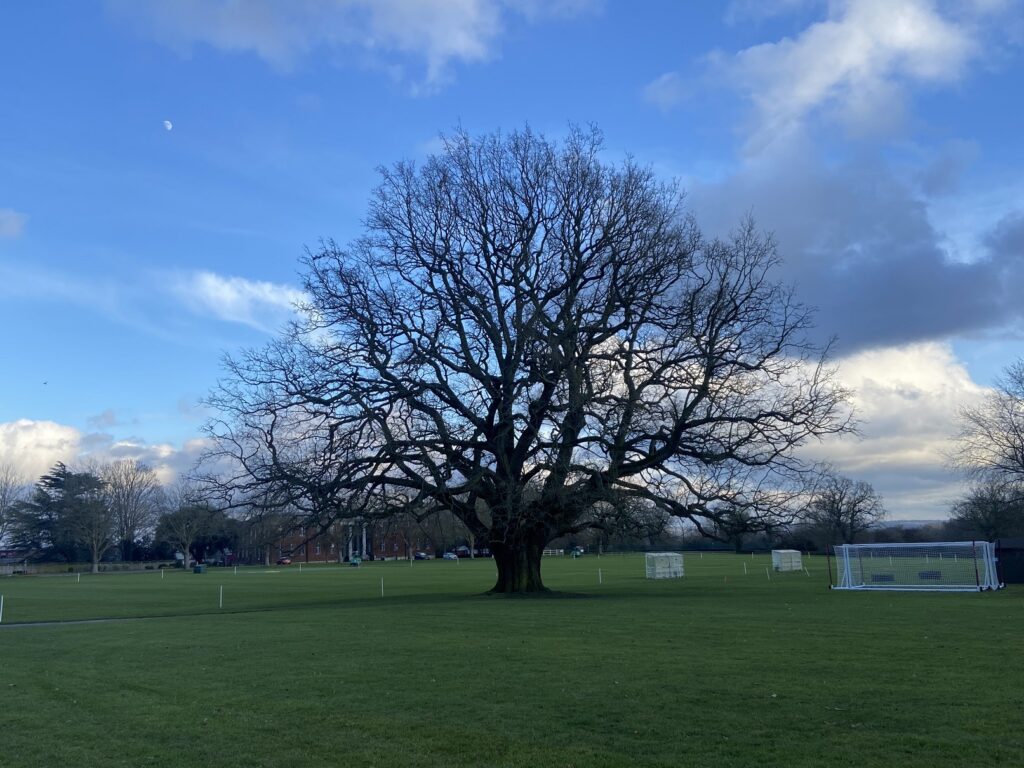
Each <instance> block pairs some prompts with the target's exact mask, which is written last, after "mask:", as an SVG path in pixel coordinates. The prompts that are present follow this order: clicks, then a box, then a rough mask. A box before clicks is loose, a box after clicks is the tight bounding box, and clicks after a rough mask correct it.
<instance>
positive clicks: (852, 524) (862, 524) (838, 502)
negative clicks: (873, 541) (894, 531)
mask: <svg viewBox="0 0 1024 768" xmlns="http://www.w3.org/2000/svg"><path fill="white" fill-rule="evenodd" d="M884 518H885V506H884V505H883V503H882V497H881V496H879V495H878V493H876V492H875V489H874V488H872V487H871V485H870V483H865V482H855V481H853V480H851V479H850V478H848V477H842V476H840V475H836V474H834V473H831V472H826V473H825V474H823V476H822V477H821V479H820V481H819V483H818V485H817V488H816V489H815V490H814V492H813V497H812V499H811V502H810V504H809V505H808V507H807V511H806V513H805V520H806V522H808V523H810V524H812V525H814V526H816V527H818V528H819V529H820V530H821V531H822V533H823V534H824V535H825V536H826V537H827V538H828V540H829V541H830V542H831V543H840V544H849V543H851V542H854V541H856V539H857V537H858V536H860V534H862V533H864V532H865V531H866V530H868V529H869V528H870V527H871V526H873V525H875V524H876V523H878V522H880V521H881V520H882V519H884Z"/></svg>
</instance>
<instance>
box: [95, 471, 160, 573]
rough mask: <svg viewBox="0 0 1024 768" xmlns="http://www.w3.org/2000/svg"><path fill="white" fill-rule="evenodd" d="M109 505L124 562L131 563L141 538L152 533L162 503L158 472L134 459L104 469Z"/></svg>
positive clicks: (102, 474) (103, 474)
mask: <svg viewBox="0 0 1024 768" xmlns="http://www.w3.org/2000/svg"><path fill="white" fill-rule="evenodd" d="M100 476H101V477H102V478H103V481H104V486H105V487H104V493H105V495H106V500H107V505H108V506H109V507H110V511H111V512H112V513H113V516H114V536H115V539H116V543H117V546H118V547H120V549H121V559H122V560H125V561H128V560H132V559H133V557H134V554H135V547H136V544H137V542H138V539H139V537H140V536H141V535H142V534H143V533H145V532H147V531H152V529H153V527H154V525H155V524H156V517H157V514H158V512H159V507H160V504H161V501H162V498H161V497H162V490H161V488H160V483H159V481H158V480H157V477H156V472H154V471H153V469H152V468H151V467H148V466H146V465H145V464H141V463H139V462H138V461H136V460H135V459H122V460H120V461H115V462H112V463H110V464H107V465H105V466H103V467H102V468H101V470H100Z"/></svg>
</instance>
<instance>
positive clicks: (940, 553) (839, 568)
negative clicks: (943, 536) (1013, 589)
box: [829, 541, 1003, 592]
mask: <svg viewBox="0 0 1024 768" xmlns="http://www.w3.org/2000/svg"><path fill="white" fill-rule="evenodd" d="M833 554H834V555H835V560H836V563H835V564H836V579H835V581H834V582H833V581H832V571H831V567H830V568H829V582H830V584H831V586H832V588H833V589H852V590H877V591H910V592H982V591H985V590H990V589H1000V588H1001V587H1002V586H1003V585H1002V584H1001V583H1000V582H999V575H998V573H997V571H996V547H995V544H993V543H992V542H988V541H938V542H934V541H933V542H920V543H913V544H840V545H839V546H837V547H835V548H834V550H833Z"/></svg>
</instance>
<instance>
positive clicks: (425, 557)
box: [413, 552, 433, 560]
mask: <svg viewBox="0 0 1024 768" xmlns="http://www.w3.org/2000/svg"><path fill="white" fill-rule="evenodd" d="M413 559H414V560H433V556H432V555H428V554H427V553H426V552H417V553H416V554H414V555H413Z"/></svg>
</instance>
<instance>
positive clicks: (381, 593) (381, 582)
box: [380, 576, 384, 597]
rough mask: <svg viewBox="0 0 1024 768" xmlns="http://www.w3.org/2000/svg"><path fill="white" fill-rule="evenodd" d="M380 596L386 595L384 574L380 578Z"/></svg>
mask: <svg viewBox="0 0 1024 768" xmlns="http://www.w3.org/2000/svg"><path fill="white" fill-rule="evenodd" d="M380 596H381V597H384V577H383V576H381V579H380Z"/></svg>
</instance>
